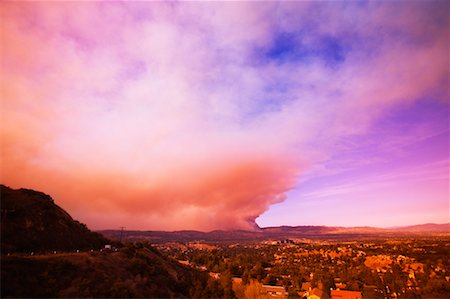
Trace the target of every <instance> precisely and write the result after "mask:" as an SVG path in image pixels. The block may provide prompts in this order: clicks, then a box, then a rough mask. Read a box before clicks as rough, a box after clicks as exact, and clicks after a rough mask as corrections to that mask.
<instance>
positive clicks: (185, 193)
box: [0, 3, 448, 230]
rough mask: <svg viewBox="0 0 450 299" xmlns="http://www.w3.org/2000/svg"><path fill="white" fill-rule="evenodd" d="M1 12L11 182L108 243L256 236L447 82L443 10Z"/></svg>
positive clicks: (4, 136) (188, 7)
mask: <svg viewBox="0 0 450 299" xmlns="http://www.w3.org/2000/svg"><path fill="white" fill-rule="evenodd" d="M1 5H2V8H3V9H2V10H3V12H2V39H3V40H2V44H4V45H5V46H4V48H3V49H2V54H1V55H2V70H1V71H0V77H1V80H2V82H4V83H3V85H2V87H1V88H2V100H1V105H2V106H1V111H2V127H1V131H0V134H1V135H0V136H1V150H2V151H1V160H2V173H1V180H2V182H3V183H5V184H8V185H11V186H13V187H30V188H35V189H38V190H42V191H44V192H47V193H49V194H51V195H52V196H53V197H54V198H55V200H56V201H57V202H58V203H59V204H60V205H61V206H63V207H64V208H66V209H67V210H68V211H69V212H71V213H72V214H73V215H74V216H75V217H76V218H79V219H80V220H82V221H86V222H87V223H88V224H89V225H90V226H92V227H94V228H107V227H114V226H120V225H126V226H128V227H130V228H141V229H182V228H186V229H189V228H192V229H204V230H208V229H215V228H249V227H251V224H249V222H252V221H253V220H254V219H255V218H256V217H257V216H258V215H260V214H261V213H263V212H264V211H265V210H266V209H267V208H268V207H269V206H270V205H271V204H273V203H276V202H280V201H282V200H283V199H284V198H285V196H286V195H285V194H286V193H287V192H288V191H289V190H291V189H292V188H293V187H294V186H295V185H296V184H297V183H298V178H299V176H300V175H301V174H302V172H303V171H304V170H305V169H308V168H309V167H312V166H313V165H315V164H317V163H318V162H319V161H321V160H324V159H327V158H328V157H330V155H331V153H332V150H333V145H334V144H335V143H336V142H337V141H339V140H341V139H342V138H345V136H348V135H350V134H364V133H365V132H366V131H367V130H368V128H369V127H370V124H372V123H373V121H374V120H376V119H377V118H378V117H379V116H380V115H382V114H383V113H384V112H385V111H387V110H388V109H389V108H390V107H392V106H394V105H396V104H398V103H408V102H413V101H415V100H416V99H418V98H419V97H421V96H423V95H424V94H426V93H429V92H430V91H433V92H435V93H436V94H438V95H439V94H441V92H442V90H443V86H444V85H445V84H446V82H448V67H447V66H448V56H447V53H448V39H447V31H446V30H445V29H442V28H448V26H442V22H444V23H445V22H448V20H447V19H446V18H445V16H444V15H442V14H439V13H438V14H437V15H436V14H435V12H439V11H440V10H441V9H440V7H438V5H427V4H418V6H417V7H416V6H410V5H406V4H404V5H400V4H395V5H394V4H382V5H381V4H368V5H367V6H365V5H362V6H361V5H356V4H355V5H353V4H351V5H350V4H345V5H344V4H340V3H333V4H322V3H319V4H304V3H286V4H284V3H264V4H259V5H255V4H252V3H217V4H212V3H176V4H174V3H126V4H125V3H120V4H114V5H108V7H105V4H102V3H32V4H31V3H26V4H23V3H22V4H21V3H5V4H1ZM319 8H320V9H319ZM342 12H343V14H342ZM394 12H396V13H397V15H396V17H395V18H392V14H393V13H394ZM342 16H344V17H343V18H342ZM349 16H352V17H349ZM436 16H437V17H436ZM318 20H319V21H318ZM323 20H327V22H329V23H327V24H325V22H324V21H323ZM424 24H426V28H424V27H423V25H424ZM438 98H439V97H438ZM349 116H351V117H349Z"/></svg>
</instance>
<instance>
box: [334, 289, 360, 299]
mask: <svg viewBox="0 0 450 299" xmlns="http://www.w3.org/2000/svg"><path fill="white" fill-rule="evenodd" d="M331 299H362V294H361V292H358V291H347V290H331Z"/></svg>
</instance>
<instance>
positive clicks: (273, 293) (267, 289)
mask: <svg viewBox="0 0 450 299" xmlns="http://www.w3.org/2000/svg"><path fill="white" fill-rule="evenodd" d="M262 289H263V292H264V293H267V295H268V296H267V298H273V299H275V298H279V299H286V298H287V297H288V292H286V289H285V288H284V287H282V286H271V285H267V284H264V285H263V286H262Z"/></svg>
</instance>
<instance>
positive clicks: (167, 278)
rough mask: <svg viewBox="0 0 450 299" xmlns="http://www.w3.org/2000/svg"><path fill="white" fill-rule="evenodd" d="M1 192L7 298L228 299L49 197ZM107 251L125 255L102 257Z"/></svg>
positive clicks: (201, 277)
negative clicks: (96, 227) (100, 231)
mask: <svg viewBox="0 0 450 299" xmlns="http://www.w3.org/2000/svg"><path fill="white" fill-rule="evenodd" d="M0 186H1V190H0V191H1V192H0V195H1V209H2V218H1V223H2V227H1V238H2V240H1V246H2V252H1V253H2V256H1V259H0V261H1V294H2V298H186V297H195V298H200V297H208V298H218V297H221V296H223V294H224V287H222V286H221V285H220V284H219V285H217V286H216V285H215V284H213V286H215V287H214V288H213V287H211V286H210V285H211V280H212V278H210V277H209V275H208V273H207V272H201V271H199V270H196V269H193V268H190V267H188V266H184V265H181V264H180V263H178V262H177V261H175V260H172V259H169V258H167V257H165V256H163V255H162V254H161V253H160V252H159V251H158V250H156V249H155V248H153V247H152V246H151V245H150V244H149V243H146V242H139V243H128V244H127V245H126V246H124V245H123V244H121V243H119V242H112V241H111V240H108V239H106V238H105V237H103V236H102V235H100V234H98V233H94V232H91V231H90V230H89V229H88V228H87V227H86V226H85V225H84V224H81V223H79V222H78V221H76V220H74V219H72V217H71V216H70V215H69V214H68V213H67V212H65V211H64V210H63V209H61V208H60V207H58V206H57V205H56V204H55V203H54V201H53V199H52V198H51V197H50V196H48V195H47V194H44V193H42V192H37V191H33V190H29V189H19V190H13V189H11V188H8V187H6V186H3V185H0ZM107 243H109V244H114V245H116V246H117V247H118V248H113V249H111V250H109V249H108V250H101V251H100V250H95V249H100V247H103V245H104V244H107ZM74 249H79V250H81V252H74ZM83 249H88V250H86V251H84V252H83V251H82V250H83ZM89 249H94V250H89ZM54 250H58V252H57V253H54V252H53V251H54ZM30 251H33V252H34V253H33V254H31V252H30ZM61 251H62V252H61ZM25 252H27V253H25Z"/></svg>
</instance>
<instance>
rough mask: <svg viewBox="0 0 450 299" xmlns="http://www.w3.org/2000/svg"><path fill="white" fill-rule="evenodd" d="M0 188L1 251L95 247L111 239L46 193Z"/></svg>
mask: <svg viewBox="0 0 450 299" xmlns="http://www.w3.org/2000/svg"><path fill="white" fill-rule="evenodd" d="M0 188H1V189H0V198H1V212H2V213H1V249H2V253H7V252H17V251H19V252H24V251H52V250H76V249H80V250H82V249H95V248H100V247H102V246H103V245H104V244H107V243H110V242H111V241H109V240H107V239H105V238H104V237H103V236H102V235H100V234H98V233H95V232H91V231H90V230H89V229H88V228H87V227H86V225H84V224H82V223H80V222H78V221H76V220H74V219H72V217H71V216H70V215H69V214H68V213H67V212H66V211H64V210H63V209H61V208H60V207H59V206H57V205H56V204H55V202H54V201H53V199H52V198H51V197H50V196H49V195H47V194H45V193H42V192H37V191H33V190H29V189H18V190H13V189H11V188H9V187H6V186H4V185H0Z"/></svg>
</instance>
